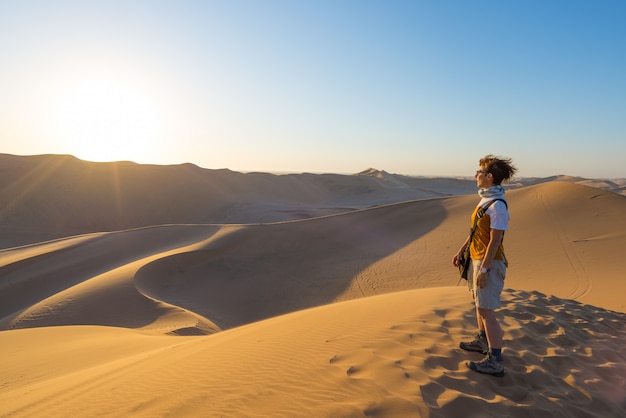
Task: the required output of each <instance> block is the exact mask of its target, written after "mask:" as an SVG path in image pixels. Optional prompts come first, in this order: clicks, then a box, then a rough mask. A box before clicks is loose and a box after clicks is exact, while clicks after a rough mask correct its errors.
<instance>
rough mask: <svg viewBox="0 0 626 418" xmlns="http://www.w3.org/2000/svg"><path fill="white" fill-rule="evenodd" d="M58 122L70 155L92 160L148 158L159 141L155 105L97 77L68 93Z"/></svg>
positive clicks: (134, 91) (125, 87)
mask: <svg viewBox="0 0 626 418" xmlns="http://www.w3.org/2000/svg"><path fill="white" fill-rule="evenodd" d="M55 110H56V112H55V121H56V127H57V131H58V135H59V137H60V140H61V141H62V142H63V143H64V145H65V146H66V147H67V149H68V153H70V154H73V155H75V156H76V157H78V158H82V159H86V160H90V161H114V160H132V161H141V160H145V159H146V158H144V157H146V156H147V155H151V154H154V150H155V148H157V147H158V143H159V134H160V132H159V131H160V129H159V118H158V113H157V111H156V106H155V105H154V104H153V103H151V102H150V100H148V99H147V96H146V95H145V94H141V91H140V90H138V89H136V88H133V87H131V86H129V85H126V84H124V83H120V82H116V81H114V80H101V79H93V80H90V81H87V82H82V83H79V84H76V85H74V86H73V87H71V88H69V89H67V90H66V91H65V92H64V93H63V94H62V96H61V97H60V98H59V101H58V102H57V106H56V109H55Z"/></svg>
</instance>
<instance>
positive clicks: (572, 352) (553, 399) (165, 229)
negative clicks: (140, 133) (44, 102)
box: [0, 157, 626, 417]
mask: <svg viewBox="0 0 626 418" xmlns="http://www.w3.org/2000/svg"><path fill="white" fill-rule="evenodd" d="M38 158H39V160H37V159H36V160H37V161H39V163H38V164H39V165H38V167H39V169H38V170H37V171H36V172H35V173H33V172H31V174H30V175H29V177H30V178H31V180H34V179H36V180H37V182H35V185H32V186H31V187H30V188H26V189H25V190H23V191H22V192H20V193H21V194H18V195H17V197H16V200H17V203H7V204H6V205H5V209H4V212H3V216H4V218H3V219H5V220H9V221H12V222H14V223H12V224H11V223H10V222H9V223H5V225H4V227H3V232H4V233H5V235H4V236H3V242H5V243H7V242H14V243H16V242H22V243H23V245H20V246H12V247H9V248H4V249H2V250H0V382H1V383H0V416H7V417H9V416H10V417H14V416H15V417H19V416H27V417H28V416H42V415H46V416H139V417H143V416H146V417H147V416H228V417H231V416H232V417H264V416H272V417H276V416H319V417H325V416H327V417H337V416H341V417H365V416H368V417H371V416H378V417H395V416H398V417H412V416H415V417H427V416H431V417H437V416H441V417H447V416H450V417H452V416H459V414H460V413H463V415H464V416H465V415H468V414H469V415H470V416H513V417H517V416H520V417H521V416H528V415H531V416H550V417H553V416H557V417H559V416H563V417H569V416H589V417H607V416H623V415H625V414H626V373H625V372H626V370H625V368H626V367H625V364H626V362H625V361H624V360H625V359H624V354H623V353H622V350H621V347H623V346H624V345H625V342H626V341H625V338H626V329H625V325H624V324H625V323H626V322H625V321H624V319H626V318H625V317H624V316H625V315H626V313H625V312H626V307H625V306H624V298H623V294H625V291H626V284H624V281H623V274H622V273H621V270H620V265H619V262H620V260H621V253H620V251H621V249H622V248H625V247H626V198H625V197H624V196H621V195H620V194H617V193H613V192H608V191H606V190H602V189H600V188H596V187H588V186H587V185H583V184H579V183H580V180H579V179H565V180H563V179H555V180H554V181H546V182H543V181H538V182H536V183H534V184H532V185H530V186H519V187H518V186H515V187H512V188H511V189H509V190H508V191H507V198H508V200H509V204H510V208H511V209H510V210H511V217H512V220H511V229H510V231H507V233H506V237H505V248H506V252H507V256H508V258H509V260H510V262H511V265H510V268H509V271H508V276H507V279H506V287H507V290H506V292H505V295H504V299H505V300H504V306H503V309H502V310H501V311H500V313H499V315H500V316H501V318H502V321H503V324H504V329H505V356H506V367H507V373H506V375H505V377H503V378H501V379H498V378H494V377H491V376H482V375H477V374H475V373H474V372H471V371H469V369H467V367H466V366H465V362H466V361H467V360H474V359H477V358H479V357H480V355H477V354H476V355H473V354H471V353H466V352H462V350H460V349H458V342H459V341H460V340H462V339H466V338H471V336H472V334H473V332H474V329H475V319H474V314H473V310H472V303H471V297H470V295H469V293H468V292H467V289H466V288H464V286H455V285H456V284H457V281H458V278H457V273H456V271H455V269H454V267H452V266H451V258H452V255H453V253H454V252H455V251H456V249H457V248H458V246H459V245H460V243H461V242H462V241H463V239H464V238H465V234H466V233H467V229H468V226H469V215H470V213H471V210H472V208H473V207H474V205H475V204H476V202H477V197H476V195H475V194H471V195H469V194H460V193H454V190H453V189H454V187H457V186H458V183H454V187H452V186H450V184H449V182H450V181H451V180H450V179H443V180H441V185H442V186H441V189H440V191H439V192H438V193H439V194H437V195H429V196H423V195H421V194H419V193H424V191H423V190H421V191H420V190H417V192H416V191H415V190H413V191H412V192H411V193H418V195H419V196H421V197H420V198H418V199H416V200H415V199H413V200H402V199H403V198H404V197H406V194H404V193H405V191H406V190H405V189H406V188H407V187H408V188H409V189H410V188H411V187H413V188H416V189H418V188H419V187H421V186H419V185H417V183H416V184H414V185H413V186H405V185H403V184H407V183H406V182H404V180H402V183H403V184H399V183H398V181H400V180H399V179H401V178H400V177H397V176H396V175H392V174H389V173H386V172H379V171H378V170H373V169H372V170H367V171H366V172H364V173H359V174H360V175H359V176H356V177H358V178H361V179H363V178H369V177H374V178H376V179H378V180H376V181H377V182H382V183H376V184H379V185H380V186H381V188H380V189H376V188H374V187H373V186H372V184H374V183H367V184H369V185H368V186H367V188H360V187H361V186H362V185H363V184H364V183H358V182H357V183H356V184H358V186H356V188H355V187H354V186H355V183H352V182H351V181H352V180H351V179H350V180H349V181H348V180H346V177H350V176H341V177H340V178H339V180H338V179H337V178H335V177H326V176H321V177H316V176H318V175H311V176H312V177H311V178H313V179H315V181H317V183H316V184H317V186H316V187H317V188H316V189H315V190H311V189H310V188H311V187H312V186H311V184H312V183H310V182H309V183H307V182H306V181H304V178H303V177H298V176H293V177H291V178H289V179H282V178H281V177H282V176H260V177H258V178H257V177H255V178H257V180H259V179H262V180H263V181H264V182H266V183H265V184H266V186H264V187H261V188H260V189H257V191H256V193H257V194H256V195H255V196H254V199H257V200H255V201H254V204H252V205H248V204H247V203H245V204H241V202H239V203H240V204H239V205H238V206H237V208H238V209H237V210H238V212H237V213H238V215H237V216H241V217H242V218H246V219H248V220H254V219H256V221H249V222H245V223H229V222H225V223H213V224H211V223H206V222H191V221H192V220H193V219H196V218H193V217H189V215H190V214H191V213H192V212H190V211H189V208H191V207H195V209H197V207H196V206H197V204H198V200H195V201H191V202H189V201H187V200H185V199H184V195H185V194H189V195H193V194H194V190H195V192H196V193H195V195H196V196H201V195H202V192H201V190H200V189H203V188H204V187H207V186H206V185H207V182H206V178H204V179H203V180H201V181H200V182H199V183H188V186H189V187H190V190H188V191H185V192H184V193H182V192H181V191H179V190H174V189H173V188H168V187H161V188H159V187H156V183H155V187H156V188H155V190H157V189H158V190H160V192H161V193H163V196H162V197H161V198H162V199H164V200H167V199H169V206H167V210H164V209H163V207H161V206H158V205H157V209H154V208H155V200H150V199H145V198H141V199H139V198H137V197H136V196H135V197H134V199H135V200H132V199H131V200H125V199H122V200H120V201H117V204H118V205H120V206H119V207H120V208H121V209H123V210H121V212H120V213H125V214H127V215H128V218H126V219H131V218H133V217H137V219H141V221H142V222H148V221H155V220H161V221H162V220H166V219H169V220H173V219H184V220H186V222H183V223H176V222H171V223H168V222H162V223H158V224H151V225H134V226H133V227H126V228H119V229H115V228H113V229H114V230H103V231H98V232H94V231H87V232H85V231H83V232H81V233H79V234H74V233H72V231H76V230H80V228H78V229H77V228H76V225H77V224H72V222H75V221H76V220H75V219H73V218H74V217H75V216H76V213H77V212H76V211H75V210H65V209H67V208H69V207H74V206H72V205H73V204H74V203H76V202H79V201H80V200H81V197H82V193H83V192H84V191H85V189H79V190H80V193H78V192H76V190H74V192H76V193H74V192H72V193H73V194H72V193H59V194H57V195H55V194H54V191H55V190H57V191H58V190H63V188H64V187H65V188H67V187H69V186H67V185H68V184H70V183H56V185H57V186H58V189H54V187H55V186H54V184H53V183H51V182H52V179H55V178H56V179H57V180H58V176H57V177H55V176H56V175H52V174H51V173H52V172H53V171H54V170H52V171H51V168H50V167H51V166H50V165H47V164H50V161H51V160H50V159H47V158H43V157H38ZM16 161H21V159H19V158H18V159H17V160H16ZM42 161H43V162H46V161H47V163H42ZM52 161H56V162H57V163H58V159H55V158H52ZM64 161H65V160H64ZM63 164H69V166H72V167H75V169H76V170H78V171H77V172H80V173H82V174H81V175H84V172H83V171H81V170H82V169H81V167H82V168H84V166H82V165H81V164H83V163H82V162H80V161H78V162H77V160H75V159H72V158H71V157H68V158H67V160H66V161H65V162H64V163H63ZM63 164H61V165H63ZM74 164H76V165H75V166H74ZM52 166H54V164H53V165H52ZM114 166H115V165H106V164H105V165H102V166H97V167H98V169H99V170H100V169H104V170H105V171H107V170H108V171H107V172H109V173H110V172H111V170H110V169H111V167H114ZM117 166H118V168H119V167H120V166H128V167H132V169H133V170H137V169H139V168H141V169H143V168H145V167H136V166H137V165H135V164H133V163H119V164H118V165H117ZM55 167H56V166H55ZM76 167H78V169H77V168H76ZM90 167H91V166H90ZM152 168H155V167H149V168H148V169H149V170H152ZM91 169H95V168H94V167H91ZM161 169H162V167H156V168H155V170H154V171H153V172H152V174H151V175H146V176H147V177H146V178H150V179H152V180H151V181H153V180H154V178H152V177H151V176H152V175H154V174H155V173H157V174H158V173H161V174H162V172H161V171H159V170H161ZM170 169H171V170H172V171H173V172H178V173H179V174H180V175H181V176H182V177H180V178H185V179H187V178H188V175H189V173H195V174H194V175H197V174H199V173H203V175H206V174H207V173H205V172H204V171H198V168H197V167H194V166H191V165H183V166H177V167H170V168H169V169H168V170H170ZM200 170H202V169H200ZM70 171H71V170H70ZM44 172H45V173H47V174H48V176H47V177H46V176H42V175H41V174H42V173H44ZM61 172H67V166H66V167H65V168H63V169H62V170H61ZM169 173H170V171H168V176H169ZM183 173H184V174H183ZM57 174H58V173H57ZM161 174H159V176H156V177H155V178H156V179H157V180H158V181H161V180H163V178H164V177H163V176H161ZM210 174H211V175H213V174H215V173H213V172H211V173H210ZM218 174H220V175H224V176H231V175H232V176H235V177H237V179H238V180H241V179H242V178H245V179H246V181H247V180H248V179H250V178H251V177H246V176H244V175H241V174H240V173H232V172H220V173H218ZM241 176H243V177H241ZM254 176H256V174H253V175H252V177H254ZM131 177H132V176H131ZM166 177H167V176H166ZM200 177H202V176H200ZM279 178H281V180H280V181H277V182H274V181H275V180H277V179H279ZM570 180H572V181H570ZM68 181H69V180H68ZM72 181H75V180H72ZM158 181H157V183H158ZM255 181H256V180H255ZM259 181H260V180H259ZM282 181H287V182H288V183H290V182H293V184H294V185H295V186H294V187H293V188H290V187H287V186H286V183H282ZM359 181H362V180H359ZM367 181H369V180H367ZM407 181H408V180H407ZM325 182H327V183H325ZM387 182H389V183H387ZM26 183H27V182H25V181H22V182H21V183H20V184H21V186H22V187H23V186H24V185H25V184H26ZM243 183H245V181H244V182H243ZM243 183H241V184H239V186H237V187H239V188H240V189H239V192H237V191H236V190H231V192H232V193H233V194H231V195H229V196H231V197H230V198H229V199H232V201H235V200H236V198H233V197H232V196H234V195H236V194H237V193H242V194H244V195H245V194H246V193H248V191H249V190H248V189H246V187H244V186H245V184H243ZM44 184H45V189H46V190H47V191H46V192H45V193H44V191H42V190H43V189H42V188H41V187H43V186H42V185H44ZM63 184H65V186H63V187H61V186H62V185H63ZM71 184H74V185H75V184H76V183H71ZM85 184H87V183H85ZM89 184H91V185H92V186H93V184H94V183H89ZM131 184H135V186H133V187H130V186H129V185H128V184H126V185H125V186H124V187H122V189H124V188H127V189H128V190H130V191H128V193H129V194H128V196H131V197H132V195H133V193H138V190H139V189H140V188H138V185H139V184H140V183H132V182H131ZM172 184H174V183H172ZM219 184H223V183H220V182H217V181H216V182H214V183H213V184H212V185H211V187H213V189H212V190H216V189H220V193H224V196H226V195H228V193H227V192H226V189H225V188H224V189H222V188H221V186H220V187H218V185H219ZM233 184H234V183H233ZM430 184H431V185H436V184H437V179H431V183H430ZM320 185H325V186H324V187H322V186H320ZM422 185H423V183H422ZM257 186H259V183H256V185H255V187H257ZM305 186H306V187H305ZM383 186H384V187H383ZM448 186H450V188H446V187H448ZM72 187H74V186H72ZM51 188H52V189H51ZM70 188H71V187H70ZM194 188H195V189H194ZM271 189H275V191H274V192H273V193H274V194H271V193H270V194H269V195H264V196H262V195H263V194H264V193H269V192H268V190H271ZM383 189H384V191H383V192H381V190H383ZM393 189H399V190H404V191H402V192H400V193H399V194H397V195H395V197H394V195H393V193H392V190H393ZM2 190H4V191H5V192H6V188H4V189H2ZM16 190H18V188H17V186H15V188H14V189H13V192H14V193H17V192H16ZM50 190H52V191H50ZM446 191H447V192H450V193H449V194H447V192H446ZM46 193H48V194H46ZM142 193H143V192H142ZM281 193H284V196H285V197H284V199H283V200H281V199H278V198H277V197H276V196H278V195H280V194H281ZM290 193H293V196H295V197H293V196H292V197H289V194H290ZM333 193H335V198H334V199H335V200H332V199H330V200H323V199H322V200H319V199H320V196H329V194H331V195H332V194H333ZM123 194H124V193H122V194H121V195H123ZM51 196H56V197H57V199H58V197H59V196H63V199H66V198H67V197H68V196H73V197H72V198H69V199H68V200H63V199H61V200H58V201H63V202H65V203H63V204H59V205H57V206H55V205H56V203H54V202H52V206H51V207H48V206H46V205H47V203H46V202H49V199H50V198H51ZM112 196H113V194H111V195H109V197H112ZM142 196H143V195H142ZM215 196H217V195H214V197H215ZM303 196H304V197H306V199H310V202H313V203H312V206H307V203H306V199H305V198H304V197H303ZM307 196H308V197H307ZM94 197H97V193H92V194H91V195H87V198H86V200H87V201H89V200H90V199H93V198H94ZM273 199H275V200H273ZM290 199H291V200H290ZM342 199H343V200H342ZM388 199H391V200H393V199H397V201H393V202H389V201H386V200H388ZM199 200H202V199H199ZM58 201H57V203H58ZM251 201H252V200H251ZM296 201H297V205H295V204H294V202H296ZM20 202H21V203H20ZM36 202H38V203H36ZM93 202H94V201H92V203H90V204H93ZM129 202H133V204H135V205H137V207H133V209H132V211H130V212H129V213H127V212H126V210H125V209H127V208H129V206H128V204H129ZM259 202H262V204H261V203H259ZM329 202H331V203H333V204H334V203H337V202H339V203H341V205H336V206H334V208H335V209H336V211H335V210H321V208H326V209H328V208H330V206H328V204H329ZM385 202H386V203H385ZM35 203H36V204H35ZM109 203H110V202H109ZM109 203H107V204H109ZM12 205H13V206H12ZM20 205H22V206H20ZM194 205H195V206H194ZM202 205H204V206H201V208H202V210H207V211H208V210H209V209H211V208H213V209H214V210H215V211H216V212H215V213H218V212H219V210H222V209H224V207H225V206H224V205H222V203H221V202H220V201H219V199H218V198H215V200H212V199H208V200H207V201H206V202H204V201H203V202H202ZM11 206H12V207H13V209H11V210H15V208H17V207H21V208H22V209H23V208H28V207H31V206H32V209H29V210H30V212H29V213H25V214H21V215H19V216H17V215H16V213H17V212H15V211H14V212H11V211H10V210H7V208H8V207H11ZM51 208H52V209H54V210H55V216H56V217H55V218H53V221H54V222H56V221H57V220H59V219H61V221H60V223H59V224H58V225H51V227H50V228H49V230H48V231H47V232H46V233H51V231H52V232H54V234H61V235H60V236H56V237H54V238H51V239H49V240H41V241H32V242H31V241H29V240H32V239H34V238H35V237H37V236H39V235H38V234H39V233H38V232H37V229H38V228H39V226H41V225H42V224H43V222H40V223H39V224H37V225H35V226H33V227H28V225H26V224H25V223H23V222H24V221H25V220H27V219H29V217H30V216H35V215H37V216H41V215H42V214H45V213H47V212H46V211H47V210H51ZM87 208H88V206H83V207H82V209H81V211H82V210H87ZM108 208H110V206H106V205H104V206H103V208H101V212H95V213H93V215H94V222H95V223H94V224H93V225H95V224H96V223H98V222H101V220H99V219H97V216H100V214H102V213H104V212H106V210H105V209H107V210H108ZM232 208H233V207H232V206H230V207H228V208H227V212H228V210H232ZM310 208H313V209H310ZM346 208H349V209H347V210H346ZM177 209H180V213H177V212H176V211H177ZM294 210H296V211H302V212H299V213H297V214H296V213H294V212H293V211H294ZM151 211H154V213H153V214H152V215H149V216H148V217H147V218H145V219H143V218H141V216H143V215H142V214H150V213H151ZM168 211H170V212H168ZM18 212H19V211H18ZM79 212H80V211H79ZM209 212H210V211H209ZM209 212H207V213H209ZM166 213H170V214H173V215H172V217H169V218H168V217H163V214H166ZM276 214H279V215H276ZM314 214H316V215H322V216H313V215H314ZM205 215H206V213H203V214H202V216H205ZM16 216H17V217H16ZM107 216H108V215H107ZM168 216H169V215H168ZM202 216H201V217H199V218H197V220H198V221H200V220H201V219H202ZM114 218H115V217H114V216H113V217H109V218H107V217H106V216H105V219H108V220H107V221H106V222H109V221H110V220H111V219H114ZM265 218H267V219H274V221H273V222H263V221H262V219H265ZM83 219H85V218H84V217H83ZM76 222H78V221H76ZM80 222H82V221H80ZM80 222H78V223H80ZM106 222H104V223H102V224H100V226H105V224H106ZM131 223H132V222H131ZM111 225H113V224H111ZM111 225H110V226H111ZM83 226H84V225H83ZM119 226H122V224H118V225H117V227H119ZM117 227H116V228H117ZM81 228H82V226H81ZM63 234H65V235H63ZM44 235H45V236H48V237H51V236H53V235H46V234H43V235H41V236H44Z"/></svg>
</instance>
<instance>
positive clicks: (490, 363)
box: [467, 353, 504, 377]
mask: <svg viewBox="0 0 626 418" xmlns="http://www.w3.org/2000/svg"><path fill="white" fill-rule="evenodd" d="M467 367H469V368H470V369H472V370H474V371H475V372H478V373H484V374H490V375H492V376H496V377H502V376H504V361H503V360H502V358H500V360H498V359H497V358H496V357H495V356H494V355H492V354H491V353H489V354H487V356H486V357H485V358H484V359H482V360H481V361H470V362H468V363H467Z"/></svg>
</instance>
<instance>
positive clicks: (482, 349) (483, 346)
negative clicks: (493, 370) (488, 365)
mask: <svg viewBox="0 0 626 418" xmlns="http://www.w3.org/2000/svg"><path fill="white" fill-rule="evenodd" d="M459 347H461V348H462V349H463V350H465V351H476V352H478V353H481V354H487V353H488V352H489V343H487V338H485V337H481V336H480V334H476V338H474V340H473V341H470V342H462V343H460V344H459Z"/></svg>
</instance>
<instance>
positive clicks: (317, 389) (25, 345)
mask: <svg viewBox="0 0 626 418" xmlns="http://www.w3.org/2000/svg"><path fill="white" fill-rule="evenodd" d="M505 297H506V300H507V301H506V304H505V312H504V313H503V314H502V317H503V320H504V323H505V325H506V327H507V335H506V337H505V343H506V345H507V347H508V348H507V359H506V361H507V365H508V371H507V374H506V375H505V376H504V377H503V378H500V379H498V378H493V377H490V376H482V375H477V374H475V373H473V372H471V371H469V369H467V367H466V366H465V362H466V361H467V360H468V359H476V358H479V357H480V355H477V354H474V355H472V354H468V353H465V352H462V351H461V350H460V349H456V348H455V346H456V343H457V341H458V340H459V339H462V338H468V337H469V336H470V335H471V331H470V329H471V324H472V323H473V317H472V315H471V304H470V302H469V300H468V296H467V294H466V292H465V291H464V290H463V289H462V288H435V289H423V290H414V291H405V292H399V293H393V294H388V295H382V296H377V297H370V298H366V299H360V300H355V301H350V302H344V303H337V304H332V305H326V306H323V307H319V308H313V309H310V310H303V311H299V312H296V313H292V314H289V315H285V316H281V317H277V318H273V319H270V320H267V321H262V322H258V323H254V324H252V325H247V326H243V327H239V328H235V329H232V330H230V331H225V332H222V333H218V334H215V335H211V336H209V337H156V336H150V337H147V336H145V335H142V334H140V333H137V332H134V331H130V330H124V329H117V328H102V327H61V328H38V329H30V330H17V331H8V332H3V333H0V344H1V346H2V347H3V349H4V350H7V351H8V352H9V353H11V354H10V355H9V356H6V355H3V357H2V359H3V362H6V363H5V364H3V367H2V370H3V375H4V378H3V381H4V384H3V388H2V391H0V405H2V408H3V414H4V415H5V416H42V415H45V416H198V417H207V416H228V417H230V416H232V417H266V416H272V417H281V416H285V417H290V416H303V417H305V416H316V417H337V416H343V417H365V416H377V417H411V416H459V414H460V413H464V414H469V416H511V417H526V416H546V417H548V416H551V417H571V416H590V417H592V416H596V417H608V416H615V417H617V416H621V415H623V413H624V411H625V410H626V409H625V408H626V399H625V397H624V395H625V390H626V388H625V386H624V375H625V372H626V366H625V360H626V359H625V357H624V354H623V352H622V350H621V348H622V347H623V343H624V341H625V339H626V329H625V326H624V324H625V321H624V319H626V318H625V315H624V314H621V313H615V312H609V311H605V310H603V309H599V308H594V307H592V306H587V305H582V304H579V303H577V302H573V301H568V300H563V299H558V298H555V297H548V296H546V295H543V294H541V293H539V292H532V293H529V292H523V291H507V292H506V295H505ZM41 341H47V344H46V345H47V346H46V360H47V361H46V360H44V359H42V356H41V348H40V347H39V346H38V343H39V342H41ZM24 365H28V367H25V366H24Z"/></svg>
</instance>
